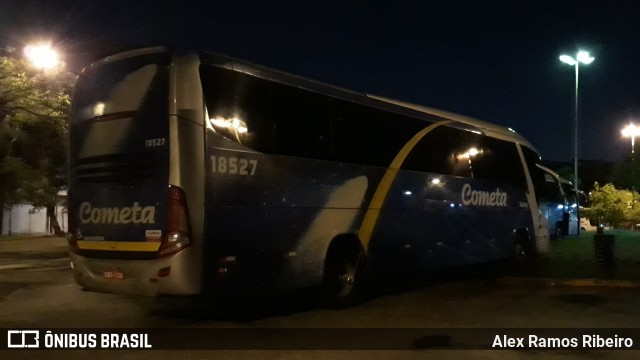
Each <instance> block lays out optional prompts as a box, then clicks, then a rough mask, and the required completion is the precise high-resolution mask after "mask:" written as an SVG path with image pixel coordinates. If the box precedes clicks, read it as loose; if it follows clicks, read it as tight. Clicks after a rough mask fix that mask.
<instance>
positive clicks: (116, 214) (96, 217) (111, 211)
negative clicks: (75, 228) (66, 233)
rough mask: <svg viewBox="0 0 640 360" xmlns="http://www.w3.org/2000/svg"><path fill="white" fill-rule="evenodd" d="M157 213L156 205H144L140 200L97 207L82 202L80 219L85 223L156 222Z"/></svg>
mask: <svg viewBox="0 0 640 360" xmlns="http://www.w3.org/2000/svg"><path fill="white" fill-rule="evenodd" d="M155 213H156V208H155V206H145V207H142V206H140V205H139V204H138V202H134V203H133V205H132V206H130V207H121V208H120V207H104V208H96V207H93V206H91V203H89V202H83V203H82V204H80V221H81V222H82V223H83V224H129V223H133V224H154V223H155Z"/></svg>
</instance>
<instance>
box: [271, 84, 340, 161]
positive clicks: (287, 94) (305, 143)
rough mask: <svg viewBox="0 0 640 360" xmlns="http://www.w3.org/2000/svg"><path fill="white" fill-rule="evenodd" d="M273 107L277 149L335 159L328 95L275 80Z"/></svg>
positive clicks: (303, 155) (284, 152)
mask: <svg viewBox="0 0 640 360" xmlns="http://www.w3.org/2000/svg"><path fill="white" fill-rule="evenodd" d="M271 107H272V116H273V121H274V125H275V139H276V144H277V147H276V149H275V151H276V152H278V153H280V154H288V155H293V156H301V157H310V158H318V159H330V158H331V137H330V135H331V122H330V118H329V98H328V97H327V96H324V95H320V94H317V93H313V92H309V91H305V90H302V89H298V88H295V87H291V86H287V85H282V84H278V83H272V86H271Z"/></svg>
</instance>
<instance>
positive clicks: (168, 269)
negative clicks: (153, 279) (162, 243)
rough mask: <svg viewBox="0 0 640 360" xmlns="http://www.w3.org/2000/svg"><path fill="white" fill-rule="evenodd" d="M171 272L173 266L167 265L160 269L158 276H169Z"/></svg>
mask: <svg viewBox="0 0 640 360" xmlns="http://www.w3.org/2000/svg"><path fill="white" fill-rule="evenodd" d="M170 274H171V266H167V267H165V268H162V269H160V270H158V277H159V278H160V277H167V276H169V275H170Z"/></svg>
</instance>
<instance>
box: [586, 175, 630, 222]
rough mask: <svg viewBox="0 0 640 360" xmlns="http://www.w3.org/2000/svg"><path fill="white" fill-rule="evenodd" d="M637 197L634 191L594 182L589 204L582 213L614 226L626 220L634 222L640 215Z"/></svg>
mask: <svg viewBox="0 0 640 360" xmlns="http://www.w3.org/2000/svg"><path fill="white" fill-rule="evenodd" d="M638 199H639V197H638V194H637V193H636V192H632V191H629V190H618V189H616V188H615V186H614V185H613V184H606V185H604V186H602V187H601V186H600V185H599V184H598V183H597V182H596V183H595V184H594V189H593V191H592V192H591V199H590V200H591V206H590V208H588V209H584V210H583V212H582V215H583V216H585V217H587V218H589V219H591V220H595V221H597V222H598V223H601V224H609V225H610V226H614V227H615V226H619V225H621V224H623V223H628V222H631V223H636V222H637V219H638V218H637V216H638V215H640V211H638V209H639V208H640V206H639V205H640V204H638ZM636 204H638V205H636Z"/></svg>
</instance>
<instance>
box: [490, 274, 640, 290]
mask: <svg viewBox="0 0 640 360" xmlns="http://www.w3.org/2000/svg"><path fill="white" fill-rule="evenodd" d="M499 281H500V282H501V283H503V284H505V285H525V284H530V285H539V286H576V287H579V286H583V287H619V288H631V289H633V288H640V281H638V280H617V279H547V278H531V277H511V276H509V277H503V278H501V279H500V280H499Z"/></svg>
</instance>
